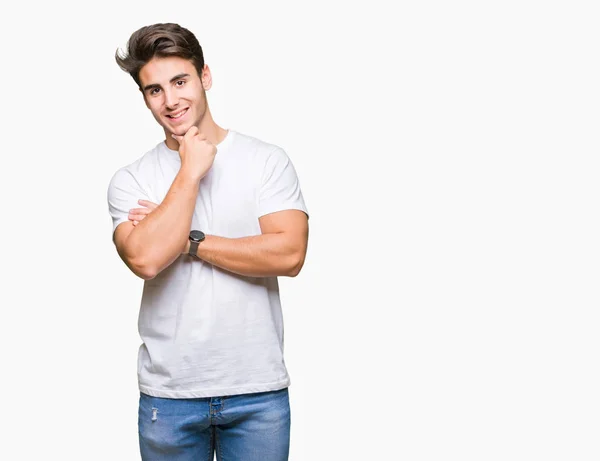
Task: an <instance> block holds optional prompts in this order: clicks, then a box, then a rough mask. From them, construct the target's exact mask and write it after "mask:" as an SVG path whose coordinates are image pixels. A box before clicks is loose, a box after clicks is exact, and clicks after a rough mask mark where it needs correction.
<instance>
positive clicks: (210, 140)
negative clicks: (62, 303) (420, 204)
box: [108, 24, 308, 461]
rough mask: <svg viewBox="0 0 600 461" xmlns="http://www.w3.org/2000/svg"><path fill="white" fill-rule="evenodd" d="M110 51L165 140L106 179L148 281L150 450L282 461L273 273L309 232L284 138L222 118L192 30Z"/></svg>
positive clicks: (181, 456) (284, 418) (143, 384)
mask: <svg viewBox="0 0 600 461" xmlns="http://www.w3.org/2000/svg"><path fill="white" fill-rule="evenodd" d="M115 57H116V60H117V63H118V64H119V66H120V67H121V68H122V69H123V70H125V71H126V72H128V73H129V74H130V75H131V76H132V77H133V79H134V81H135V82H136V83H137V85H138V87H139V89H140V91H141V93H142V96H143V99H144V102H145V104H146V106H147V107H148V109H150V111H151V112H152V115H153V116H154V118H155V119H156V121H157V122H158V123H159V124H160V125H161V126H162V127H163V129H164V132H165V137H166V139H165V141H162V142H160V143H159V144H157V145H156V146H155V147H153V148H152V149H151V150H150V151H148V152H147V153H146V154H145V155H143V156H142V157H140V158H139V159H138V160H136V161H135V162H133V163H131V164H130V165H127V166H125V167H123V168H121V169H119V170H118V171H117V172H116V173H115V174H114V176H113V177H112V179H111V181H110V185H109V187H108V205H109V211H110V214H111V216H112V219H113V240H114V243H115V245H116V248H117V251H118V253H119V255H120V257H121V258H122V259H123V261H124V262H125V264H126V265H127V266H128V267H129V268H130V269H131V270H132V271H133V272H134V273H135V274H136V275H138V276H139V277H141V278H143V279H144V280H145V282H144V289H143V294H142V303H141V308H140V314H139V331H140V336H141V338H142V340H143V343H142V345H141V346H140V349H139V354H138V380H139V389H140V401H139V438H140V451H141V455H142V459H143V460H170V461H178V460H192V459H193V460H198V461H200V460H207V461H209V460H210V461H212V460H213V453H214V451H216V454H217V459H218V460H221V459H224V460H227V461H234V460H239V461H241V460H243V461H254V460H257V461H258V460H260V461H282V460H287V459H288V453H289V439H290V407H289V396H288V389H287V388H288V386H289V385H290V378H289V376H288V373H287V370H286V367H285V362H284V358H283V317H282V311H281V305H280V299H279V289H278V284H277V276H290V277H293V276H295V275H297V274H298V273H299V271H300V269H301V268H302V265H303V263H304V258H305V255H306V248H307V240H308V214H307V210H306V207H305V204H304V200H303V197H302V193H301V190H300V186H299V182H298V178H297V175H296V172H295V170H294V167H293V165H292V163H291V162H290V160H289V158H288V156H287V155H286V153H285V152H284V151H283V150H282V149H281V148H280V147H278V146H275V145H272V144H268V143H266V142H263V141H260V140H258V139H256V138H253V137H250V136H247V135H244V134H241V133H239V132H236V131H234V130H231V129H229V130H226V129H224V128H222V127H220V126H218V125H217V124H216V123H215V122H214V120H213V118H212V116H211V113H210V109H209V107H208V101H207V99H206V91H207V90H209V89H210V87H211V84H212V78H211V73H210V69H209V67H208V66H207V65H206V64H205V63H204V57H203V53H202V48H201V47H200V44H199V43H198V41H197V39H196V37H195V36H194V35H193V34H192V33H191V32H190V31H189V30H187V29H185V28H183V27H180V26H179V25H177V24H154V25H151V26H147V27H142V28H141V29H139V30H137V31H136V32H134V33H133V34H132V35H131V37H130V39H129V41H128V43H127V47H126V50H125V52H124V53H123V54H121V53H119V50H117V53H116V55H115Z"/></svg>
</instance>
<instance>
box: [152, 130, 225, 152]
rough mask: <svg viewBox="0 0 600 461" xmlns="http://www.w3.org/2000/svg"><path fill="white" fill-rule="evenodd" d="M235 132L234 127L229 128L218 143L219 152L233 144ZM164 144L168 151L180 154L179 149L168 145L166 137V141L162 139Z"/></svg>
mask: <svg viewBox="0 0 600 461" xmlns="http://www.w3.org/2000/svg"><path fill="white" fill-rule="evenodd" d="M233 133H234V130H232V129H228V130H227V134H226V135H225V137H224V138H223V139H222V140H221V142H220V143H219V144H217V152H218V151H222V150H223V149H224V148H226V147H227V146H228V145H229V144H231V138H233ZM162 145H163V147H164V148H165V149H166V150H167V151H168V152H171V153H173V154H177V155H179V151H176V150H173V149H171V148H170V147H169V146H167V140H166V139H165V140H164V141H162Z"/></svg>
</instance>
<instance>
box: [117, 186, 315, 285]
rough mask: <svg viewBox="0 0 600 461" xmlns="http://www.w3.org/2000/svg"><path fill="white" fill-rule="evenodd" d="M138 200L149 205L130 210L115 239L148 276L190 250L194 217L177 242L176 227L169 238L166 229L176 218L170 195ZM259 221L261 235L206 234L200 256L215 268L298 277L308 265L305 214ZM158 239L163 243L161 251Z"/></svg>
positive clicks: (124, 256) (286, 212)
mask: <svg viewBox="0 0 600 461" xmlns="http://www.w3.org/2000/svg"><path fill="white" fill-rule="evenodd" d="M167 198H168V197H167ZM165 202H167V203H165ZM139 203H140V205H142V206H144V208H134V209H132V210H131V211H130V214H129V221H128V222H124V223H122V224H120V225H119V226H118V227H117V229H116V230H115V234H114V240H115V245H116V246H117V250H118V252H119V255H120V256H121V258H122V259H123V261H124V262H125V263H126V264H127V266H128V267H129V268H130V269H131V270H132V271H133V272H134V273H135V274H136V275H138V276H139V277H141V278H143V279H146V280H147V279H152V278H154V277H156V275H157V274H158V273H159V272H161V271H162V270H163V269H165V268H166V267H168V266H169V265H170V264H171V263H173V261H175V259H177V258H178V257H179V256H180V255H181V254H187V252H188V250H189V241H188V239H187V235H188V231H189V227H190V225H191V216H190V223H189V224H188V225H187V227H184V228H185V229H186V232H185V235H184V236H183V235H178V236H177V238H178V240H173V239H172V238H170V237H171V236H173V235H174V233H173V232H172V231H171V232H169V236H170V237H169V238H167V234H166V233H165V232H164V229H166V228H167V227H168V228H170V229H172V226H171V225H169V223H168V221H169V220H170V219H172V218H173V216H174V215H173V214H172V213H170V212H169V210H167V208H168V207H169V203H168V200H167V199H165V201H163V203H161V204H160V205H157V204H155V203H152V202H149V201H143V200H141V201H140V202H139ZM171 211H172V210H171ZM259 224H260V229H261V235H255V236H249V237H242V238H226V237H219V236H215V235H207V236H206V238H205V240H204V241H203V242H202V243H200V245H199V246H198V252H197V255H198V257H199V258H200V259H202V260H204V261H206V262H208V263H210V264H212V265H214V266H217V267H220V268H222V269H225V270H228V271H230V272H234V273H236V274H240V275H245V276H251V277H271V276H289V277H294V276H296V275H298V273H299V272H300V269H301V268H302V266H303V264H304V258H305V256H306V249H307V243H308V218H307V216H306V214H305V213H304V212H303V211H300V210H284V211H278V212H275V213H270V214H267V215H264V216H262V217H260V218H259ZM175 234H176V233H175ZM132 237H133V238H132ZM159 237H160V238H159ZM165 238H166V240H164V239H165ZM158 242H161V243H160V249H159V250H158V251H157V248H156V246H157V245H159V243H158ZM189 257H190V258H191V256H189Z"/></svg>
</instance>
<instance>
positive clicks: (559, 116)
mask: <svg viewBox="0 0 600 461" xmlns="http://www.w3.org/2000/svg"><path fill="white" fill-rule="evenodd" d="M1 17H2V19H1V22H2V27H1V28H0V34H1V39H2V41H1V43H2V72H0V79H1V89H2V93H1V98H0V101H1V103H2V104H1V107H2V110H1V111H0V117H1V118H2V120H1V122H2V123H1V124H0V127H1V128H0V129H1V130H2V131H1V133H2V149H1V154H2V166H1V168H0V187H1V189H0V192H1V193H2V202H1V211H2V226H1V230H0V232H1V239H0V246H1V247H0V255H1V261H2V288H1V290H0V305H1V307H2V321H1V322H0V325H1V326H0V354H1V355H0V366H1V368H0V395H1V396H2V404H1V405H0V421H1V422H2V427H3V429H2V436H1V439H2V444H1V445H0V458H2V459H5V460H41V459H57V460H61V461H62V460H64V461H67V460H86V461H88V460H89V461H92V460H102V461H106V460H138V459H139V454H138V439H137V404H138V402H137V398H138V390H137V376H136V358H137V349H138V346H139V344H140V339H139V336H138V334H137V315H138V309H139V303H140V297H141V289H142V281H141V280H140V279H138V278H136V277H135V276H134V275H133V274H132V273H131V272H129V270H128V269H127V268H126V267H125V265H124V264H123V262H122V261H121V260H120V259H119V257H118V255H117V253H116V251H115V249H114V246H113V244H112V241H111V220H110V217H109V214H108V207H107V201H106V190H107V187H108V182H109V180H110V178H111V176H112V175H113V174H114V172H115V171H116V170H117V169H118V168H120V167H122V166H124V165H126V164H128V163H131V162H132V161H134V160H135V159H137V158H138V157H140V156H141V155H143V154H144V153H145V152H146V151H147V150H149V149H150V148H151V147H152V146H154V145H155V144H156V143H158V142H159V141H161V140H162V139H163V132H162V130H161V129H160V127H159V126H158V125H157V124H156V122H155V121H154V119H153V118H152V116H151V114H150V112H149V111H148V110H147V109H146V108H145V106H144V104H143V101H142V97H141V95H140V94H139V92H138V90H137V87H136V86H135V83H134V82H133V80H132V79H131V77H130V76H129V75H127V74H126V73H124V72H123V71H121V70H120V69H119V68H118V66H117V64H116V63H115V60H114V53H115V51H116V49H117V48H121V47H123V46H124V45H125V43H126V42H127V39H128V38H129V36H130V34H131V33H132V32H133V31H134V30H136V29H138V28H139V27H141V26H143V25H148V24H152V23H156V22H177V23H179V24H181V25H182V26H184V27H187V28H189V29H190V30H192V31H193V32H194V33H195V34H196V36H197V37H198V39H199V40H200V43H201V44H202V46H203V48H204V52H205V58H206V62H207V64H209V66H210V68H211V70H212V74H213V88H212V89H211V90H210V91H209V93H208V100H209V104H210V107H211V110H212V113H213V116H214V118H215V120H216V121H217V123H219V124H220V125H221V126H224V127H226V128H232V129H235V130H237V131H240V132H242V133H246V134H250V135H252V136H255V137H258V138H261V139H264V140H265V141H268V142H271V143H274V144H277V145H279V146H281V147H282V148H283V149H284V150H285V151H286V152H287V153H288V155H289V156H290V158H291V159H292V162H293V163H294V165H295V167H296V170H297V172H298V176H299V178H300V182H301V186H302V190H303V193H304V197H305V200H306V203H307V206H308V208H309V210H310V213H311V219H310V226H311V228H310V240H309V250H308V255H307V260H306V264H305V266H304V269H303V270H302V272H301V274H300V275H299V276H298V277H296V278H292V279H290V278H281V279H280V282H281V296H282V302H283V311H284V322H285V358H286V364H287V366H288V371H289V373H290V376H291V380H292V385H291V387H290V401H291V407H292V439H291V453H290V460H291V461H319V460H343V461H346V460H349V461H350V460H379V459H386V460H403V461H404V460H406V461H425V460H427V461H429V460H435V461H443V460H454V459H456V460H461V461H467V460H469V461H470V460H473V461H482V460H485V461H492V460H494V461H495V460H498V461H506V460H511V461H516V460H523V461H531V460H544V461H549V460H569V461H570V460H578V461H587V460H598V459H599V457H600V445H599V444H598V431H599V430H600V419H599V418H598V414H599V412H600V397H599V396H600V393H599V392H598V389H599V388H600V370H599V368H598V352H599V346H600V340H599V335H598V327H599V324H598V323H599V320H600V314H599V311H598V308H599V296H598V277H599V276H600V266H599V261H600V251H599V250H600V248H599V244H598V242H599V239H598V235H599V230H600V229H599V224H600V219H599V213H598V198H599V196H600V187H599V184H598V178H599V171H598V169H599V166H600V161H599V142H598V126H599V125H598V124H599V122H600V117H599V107H600V104H599V103H600V97H599V96H600V94H599V82H600V75H599V74H600V65H599V61H598V44H599V43H600V33H599V28H598V23H599V20H600V18H599V15H598V10H597V9H596V3H595V2H592V1H589V2H584V1H573V0H571V1H568V2H567V1H529V0H519V1H511V0H509V1H502V2H500V1H496V2H489V1H488V2H482V1H464V0H459V1H454V2H445V1H430V0H429V1H428V0H424V1H406V2H385V1H382V0H373V1H369V2H360V1H357V2H351V1H346V2H343V1H326V0H323V1H301V2H300V1H296V2H286V1H279V2H276V1H258V0H256V1H248V2H242V1H238V2H231V1H219V2H216V1H211V2H205V1H194V2H190V1H180V2H166V1H162V2H156V1H144V2H97V3H94V4H88V3H85V2H78V3H75V2H73V3H69V2H64V1H57V2H31V1H23V2H18V3H15V4H11V5H6V6H3V7H2V14H1Z"/></svg>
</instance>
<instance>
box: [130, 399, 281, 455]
mask: <svg viewBox="0 0 600 461" xmlns="http://www.w3.org/2000/svg"><path fill="white" fill-rule="evenodd" d="M290 424H291V414H290V402H289V394H288V389H287V388H285V389H281V390H278V391H270V392H259V393H255V394H242V395H231V396H223V397H206V398H195V399H165V398H159V397H151V396H149V395H146V394H143V393H140V404H139V413H138V429H139V438H140V453H141V455H142V460H143V461H163V460H169V461H213V459H214V453H215V451H216V454H217V461H287V459H288V454H289V447H290Z"/></svg>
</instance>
